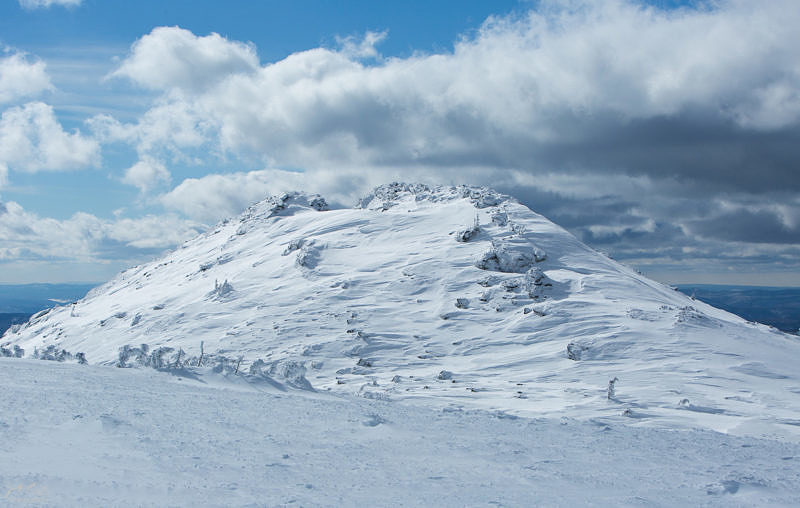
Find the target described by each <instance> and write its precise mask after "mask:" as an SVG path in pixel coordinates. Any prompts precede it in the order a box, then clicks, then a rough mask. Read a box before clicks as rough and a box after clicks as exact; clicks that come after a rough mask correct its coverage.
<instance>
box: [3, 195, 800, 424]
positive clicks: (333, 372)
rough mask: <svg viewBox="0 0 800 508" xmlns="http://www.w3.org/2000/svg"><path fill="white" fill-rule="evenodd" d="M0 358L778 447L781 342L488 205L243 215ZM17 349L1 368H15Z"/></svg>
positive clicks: (392, 205)
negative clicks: (421, 402)
mask: <svg viewBox="0 0 800 508" xmlns="http://www.w3.org/2000/svg"><path fill="white" fill-rule="evenodd" d="M0 345H2V346H3V351H4V352H5V353H6V354H17V355H21V354H23V353H22V351H23V350H24V354H25V356H37V357H55V358H62V359H63V358H67V357H74V358H79V359H81V361H88V362H89V363H104V364H110V365H119V366H123V367H125V366H132V365H135V364H137V363H142V364H149V365H153V366H156V367H169V366H170V365H185V364H186V363H187V362H196V363H198V364H199V363H206V362H218V363H219V364H221V365H225V364H226V363H227V364H228V365H234V364H235V369H236V371H247V372H251V373H256V374H259V373H261V374H264V375H265V376H270V377H271V378H273V379H276V380H280V381H281V382H282V383H284V384H286V385H290V386H294V387H297V388H303V389H312V390H330V391H333V392H343V393H352V394H358V395H361V396H364V397H371V398H392V399H398V398H401V399H405V398H418V397H425V398H430V399H436V400H438V401H440V402H441V403H442V404H446V405H450V406H452V407H454V408H462V407H463V408H484V409H492V410H499V411H503V412H510V413H515V414H523V415H544V414H548V415H562V416H567V417H587V416H589V417H613V418H629V419H631V421H632V422H636V423H639V422H641V423H643V424H653V425H658V424H660V423H663V424H665V425H670V426H676V425H677V426H681V425H682V424H686V425H690V426H697V425H700V426H703V427H709V428H713V429H716V430H722V431H729V432H740V433H752V432H762V433H763V432H769V433H772V434H787V435H788V434H791V435H796V434H797V433H798V430H800V421H798V420H797V419H796V416H797V414H798V413H800V379H798V376H797V374H796V372H797V369H796V359H797V358H799V357H800V344H799V343H798V341H797V339H796V338H793V337H791V336H788V335H786V334H783V333H780V332H778V331H776V330H774V329H770V328H769V327H766V326H764V325H759V324H755V323H749V322H746V321H745V320H744V319H741V318H739V317H737V316H734V315H732V314H729V313H727V312H724V311H722V310H719V309H716V308H713V307H711V306H709V305H706V304H703V303H702V302H699V301H695V300H693V299H691V298H689V297H687V296H685V295H683V294H681V293H678V292H676V291H674V290H673V289H671V288H669V287H667V286H664V285H662V284H660V283H657V282H654V281H652V280H649V279H647V278H646V277H644V276H642V275H640V274H638V273H636V272H635V271H633V270H631V269H630V268H628V267H625V266H623V265H621V264H619V263H617V262H616V261H613V260H611V259H609V258H608V257H606V256H603V255H602V254H600V253H598V252H597V251H595V250H593V249H591V248H589V247H587V246H586V245H584V244H582V243H581V242H580V241H578V240H577V239H576V238H575V237H574V236H573V235H571V234H570V233H568V232H567V231H565V230H564V229H562V228H561V227H559V226H557V225H555V224H553V223H552V222H550V221H548V220H547V219H545V218H544V217H542V216H541V215H538V214H536V213H534V212H532V211H531V210H529V209H528V208H527V207H525V206H523V205H522V204H520V203H519V202H517V201H516V200H514V199H513V198H510V197H509V196H505V195H502V194H499V193H497V192H494V191H492V190H490V189H486V188H476V187H465V186H460V187H431V186H426V185H419V184H415V185H410V184H397V183H395V184H390V185H384V186H381V187H378V188H376V189H374V190H373V191H372V192H371V193H370V194H369V195H367V196H365V197H364V198H363V199H361V200H360V201H359V203H358V205H357V206H356V207H354V208H347V209H330V207H329V206H328V205H327V203H326V202H325V200H324V199H323V198H322V197H320V196H317V195H308V194H304V193H290V194H284V195H282V196H280V197H273V198H269V199H267V200H264V201H262V202H260V203H257V204H255V205H253V206H251V207H250V208H248V209H247V210H246V211H245V212H244V213H243V214H242V215H241V216H239V217H238V218H236V219H230V220H225V221H222V222H220V223H219V224H217V225H216V226H215V227H213V228H211V229H210V230H209V231H207V232H206V233H204V234H202V235H200V236H198V237H197V238H195V239H193V240H191V241H188V242H186V243H185V244H184V245H183V246H181V247H180V248H178V249H176V250H175V251H173V252H170V253H168V254H166V255H165V256H163V257H161V258H160V259H157V260H155V261H152V262H150V263H146V264H143V265H140V266H137V267H134V268H131V269H129V270H126V271H124V272H122V273H120V274H119V275H118V276H117V277H116V278H114V279H113V280H111V281H109V282H108V283H106V284H104V285H102V286H100V287H98V288H96V289H94V290H93V291H92V292H91V293H90V294H89V295H87V296H86V298H84V299H83V300H81V301H79V302H77V303H76V304H73V305H69V306H64V307H57V308H55V309H52V310H50V311H46V312H44V313H40V314H39V315H36V316H34V317H33V318H32V319H31V320H30V321H29V322H28V323H27V324H25V325H22V326H15V327H14V328H12V329H11V330H9V331H8V332H7V333H6V334H5V335H4V336H3V338H2V340H0ZM15 351H16V353H15Z"/></svg>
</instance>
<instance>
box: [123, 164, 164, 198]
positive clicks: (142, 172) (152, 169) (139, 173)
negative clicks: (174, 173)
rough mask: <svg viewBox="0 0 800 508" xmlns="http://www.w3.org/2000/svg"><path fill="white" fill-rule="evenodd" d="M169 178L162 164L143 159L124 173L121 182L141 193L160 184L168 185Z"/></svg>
mask: <svg viewBox="0 0 800 508" xmlns="http://www.w3.org/2000/svg"><path fill="white" fill-rule="evenodd" d="M170 178H171V175H170V173H169V171H168V170H167V168H166V166H164V163H163V162H161V161H158V160H155V159H151V158H145V159H144V160H140V161H138V162H137V163H136V164H134V165H133V166H131V167H130V168H128V169H127V170H126V171H125V176H123V177H122V182H123V183H126V184H128V185H133V186H134V187H137V188H138V189H139V190H140V191H142V192H148V191H149V190H151V189H152V188H153V187H155V186H157V185H158V184H160V183H169V181H170Z"/></svg>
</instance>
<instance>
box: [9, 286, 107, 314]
mask: <svg viewBox="0 0 800 508" xmlns="http://www.w3.org/2000/svg"><path fill="white" fill-rule="evenodd" d="M96 285H97V284H0V314H33V313H35V312H39V311H40V310H43V309H47V308H48V307H53V306H55V305H61V304H64V303H70V302H74V301H77V300H80V299H81V298H83V297H84V296H86V293H88V292H89V290H90V289H92V288H93V287H95V286H96Z"/></svg>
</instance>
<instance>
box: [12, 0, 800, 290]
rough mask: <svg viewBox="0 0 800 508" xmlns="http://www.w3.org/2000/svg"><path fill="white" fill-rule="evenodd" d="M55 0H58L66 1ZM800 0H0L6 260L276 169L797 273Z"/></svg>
mask: <svg viewBox="0 0 800 508" xmlns="http://www.w3.org/2000/svg"><path fill="white" fill-rule="evenodd" d="M62 4H67V5H62ZM795 22H800V6H798V5H797V4H796V2H793V1H790V0H779V1H776V2H771V3H769V4H767V5H763V6H762V5H758V4H756V3H753V2H745V1H740V0H723V1H719V2H714V3H706V2H675V1H670V0H659V1H653V2H635V1H633V0H630V1H627V0H607V1H600V2H590V1H588V0H570V1H539V2H517V1H492V2H486V1H463V0H462V1H452V2H448V1H441V2H367V1H360V2H330V1H321V0H318V1H308V2H245V1H233V2H224V3H222V2H207V1H191V2H190V1H177V0H173V1H170V2H148V1H143V2H136V3H131V2H123V1H99V0H83V1H80V0H61V1H58V0H55V1H53V0H20V1H19V2H16V1H7V2H4V3H3V4H2V5H1V6H0V51H2V52H0V114H2V119H0V282H60V281H102V280H105V279H107V278H108V277H110V276H112V275H113V274H114V273H116V271H118V270H120V269H122V268H124V267H126V266H128V265H130V264H133V263H137V262H141V261H143V260H146V259H148V258H149V257H152V256H154V255H156V254H158V253H159V252H161V251H163V250H164V249H168V248H172V247H174V246H175V245H177V244H178V243H180V242H181V241H182V240H183V239H186V238H188V237H190V236H192V235H193V234H195V233H196V232H198V231H201V230H202V229H203V228H204V227H205V226H206V225H208V224H211V223H213V222H215V221H216V220H219V219H221V218H223V217H225V216H228V215H232V214H236V213H238V212H239V211H241V210H242V209H243V208H244V207H246V206H247V205H248V204H249V203H250V202H251V201H254V200H257V199H260V198H261V197H262V196H264V195H266V194H268V193H276V192H280V191H283V190H287V189H290V188H302V189H307V190H310V191H314V192H320V193H322V194H323V195H325V196H326V197H328V199H329V200H331V201H334V202H338V203H340V204H350V203H352V202H353V201H354V200H355V198H357V197H358V195H359V194H362V193H364V192H366V191H367V190H368V188H369V187H370V186H372V185H376V184H379V183H384V182H386V181H389V180H397V179H401V180H421V181H425V182H428V183H445V184H450V183H468V184H477V185H492V186H495V187H497V188H498V189H499V190H501V191H504V192H508V193H510V194H513V195H515V196H516V197H517V198H518V199H520V200H521V201H523V202H524V203H525V204H527V205H528V206H530V207H531V208H532V209H534V210H536V211H538V212H540V213H543V214H545V215H546V216H548V217H550V218H551V219H553V220H554V221H556V222H557V223H559V224H561V225H563V226H564V227H566V228H568V229H569V230H570V231H572V232H573V233H575V234H576V235H577V236H579V237H580V238H581V239H582V240H584V241H585V242H587V243H588V244H589V245H592V246H594V247H595V248H598V249H600V250H602V251H604V252H608V253H610V254H611V255H613V256H614V257H615V258H617V259H620V260H621V261H624V262H626V263H628V264H631V265H633V266H635V267H637V268H639V269H640V270H642V271H643V272H645V273H646V274H648V275H651V276H653V277H655V278H658V279H660V280H664V281H667V282H682V283H736V284H761V285H764V284H782V285H783V284H785V285H800V200H799V199H798V195H800V194H799V193H800V176H798V167H800V148H798V147H797V143H796V140H797V139H798V134H800V94H799V93H798V89H800V54H799V53H800V51H799V50H798V49H797V48H798V47H800V36H798V34H797V30H796V29H795V28H794V27H795V26H797V25H795V24H794V23H795Z"/></svg>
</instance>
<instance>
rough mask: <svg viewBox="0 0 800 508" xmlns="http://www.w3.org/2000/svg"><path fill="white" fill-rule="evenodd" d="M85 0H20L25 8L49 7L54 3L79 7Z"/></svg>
mask: <svg viewBox="0 0 800 508" xmlns="http://www.w3.org/2000/svg"><path fill="white" fill-rule="evenodd" d="M82 2H83V0H19V4H20V5H21V6H22V7H24V8H25V9H41V8H44V9H48V8H50V7H52V6H54V5H60V6H62V7H77V6H79V5H80V4H81V3H82Z"/></svg>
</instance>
